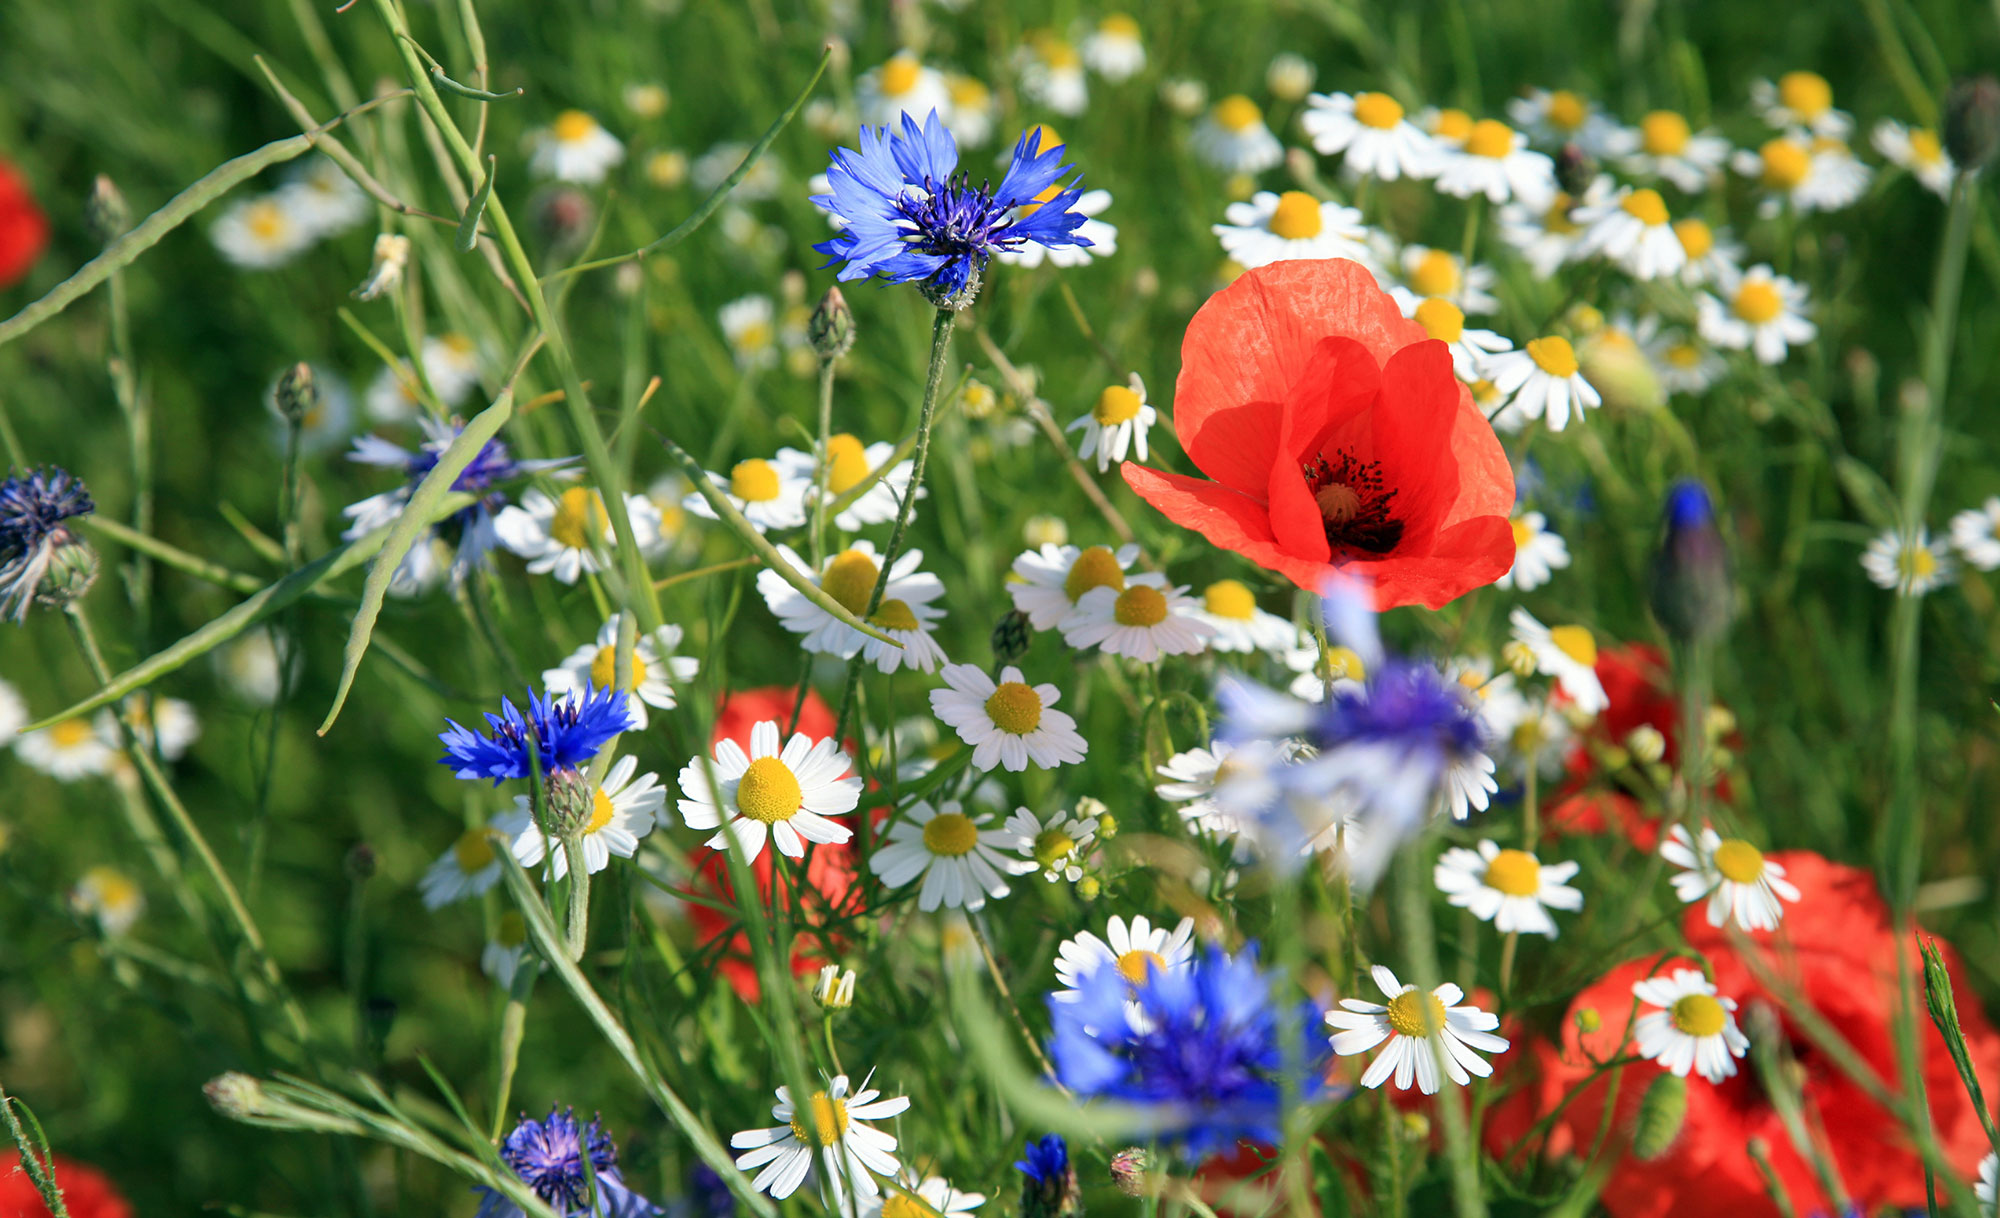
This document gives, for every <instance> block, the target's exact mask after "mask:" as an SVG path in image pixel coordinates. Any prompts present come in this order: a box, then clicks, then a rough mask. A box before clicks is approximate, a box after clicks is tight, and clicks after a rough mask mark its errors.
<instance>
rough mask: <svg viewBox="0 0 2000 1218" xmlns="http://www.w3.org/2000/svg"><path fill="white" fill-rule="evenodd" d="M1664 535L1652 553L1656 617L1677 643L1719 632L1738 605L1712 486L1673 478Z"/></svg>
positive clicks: (1663, 522) (1663, 521)
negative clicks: (1734, 601) (1711, 495)
mask: <svg viewBox="0 0 2000 1218" xmlns="http://www.w3.org/2000/svg"><path fill="white" fill-rule="evenodd" d="M1660 534H1661V537H1660V547H1659V549H1658V550H1657V551H1655V553H1654V558H1653V573H1652V588H1651V594H1652V597H1651V599H1652V607H1653V616H1654V617H1655V618H1657V619H1659V622H1660V625H1661V626H1663V627H1665V629H1666V632H1667V637H1669V638H1671V639H1673V640H1675V641H1676V642H1688V643H1692V642H1700V641H1704V640H1708V639H1713V638H1715V637H1717V636H1719V635H1720V634H1721V633H1722V632H1723V631H1724V630H1725V629H1727V628H1728V625H1729V618H1730V615H1731V613H1732V612H1733V610H1734V608H1735V606H1734V605H1733V604H1732V603H1731V601H1732V594H1731V590H1730V582H1729V553H1728V551H1727V550H1726V549H1725V548H1724V546H1723V544H1722V534H1721V533H1720V532H1718V531H1717V529H1716V527H1715V506H1714V505H1713V504H1712V503H1710V502H1709V498H1708V489H1707V488H1706V487H1704V486H1703V485H1702V484H1701V483H1700V482H1698V481H1696V480H1694V479H1692V478H1686V479H1682V480H1680V481H1678V482H1676V483H1674V484H1673V486H1672V487H1671V488H1670V489H1669V490H1668V491H1667V501H1666V505H1665V508H1664V510H1663V511H1662V512H1661V524H1660Z"/></svg>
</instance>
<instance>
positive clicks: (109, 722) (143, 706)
mask: <svg viewBox="0 0 2000 1218" xmlns="http://www.w3.org/2000/svg"><path fill="white" fill-rule="evenodd" d="M112 714H113V712H112V711H110V710H105V711H103V712H100V714H99V716H98V720H97V734H98V735H100V736H102V737H103V738H104V742H105V743H106V744H109V745H111V746H112V747H114V748H116V747H117V746H118V743H119V735H118V724H117V722H116V721H115V720H114V719H113V717H112ZM123 718H124V720H125V726H126V727H128V728H130V729H131V731H132V736H133V738H134V739H136V740H137V741H138V742H139V744H140V746H141V747H143V748H150V749H153V750H154V751H156V752H158V753H159V755H160V757H161V759H162V760H165V761H179V760H180V759H181V758H182V757H184V756H186V755H187V751H188V748H189V747H190V746H192V745H193V744H194V742H195V741H196V740H198V739H200V738H201V718H200V716H198V715H196V714H195V710H194V704H193V703H191V702H186V701H183V700H182V699H180V698H161V699H159V700H158V701H157V702H156V701H155V700H154V698H153V696H152V695H151V694H148V693H146V692H144V691H141V692H139V693H136V694H133V695H132V696H131V697H129V698H127V699H126V700H125V709H124V712H123ZM156 736H157V737H158V739H157V742H156V740H155V737H156Z"/></svg>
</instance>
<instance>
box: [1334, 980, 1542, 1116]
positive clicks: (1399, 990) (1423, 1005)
mask: <svg viewBox="0 0 2000 1218" xmlns="http://www.w3.org/2000/svg"><path fill="white" fill-rule="evenodd" d="M1370 975H1371V976H1373V977H1374V979H1375V984H1376V985H1377V986H1379V987H1381V990H1382V993H1383V995H1384V996H1385V997H1387V998H1388V999H1389V1001H1388V1004H1387V1005H1384V1004H1382V1003H1377V1002H1363V1001H1361V1000H1360V999H1358V998H1343V999H1341V1000H1340V1005H1341V1007H1342V1008H1343V1009H1342V1010H1338V1011H1328V1012H1327V1013H1326V1024H1327V1026H1328V1027H1330V1028H1333V1029H1335V1032H1334V1035H1333V1036H1332V1038H1331V1039H1332V1044H1333V1051H1334V1053H1335V1054H1337V1055H1339V1056H1341V1057H1351V1056H1353V1055H1354V1054H1357V1053H1366V1052H1368V1051H1369V1050H1370V1049H1373V1048H1374V1047H1375V1046H1377V1045H1380V1044H1382V1043H1383V1042H1384V1041H1386V1042H1388V1047H1387V1048H1385V1049H1383V1050H1382V1052H1381V1053H1380V1054H1379V1055H1378V1056H1377V1057H1376V1058H1375V1060H1374V1061H1373V1062H1370V1063H1369V1065H1368V1069H1367V1070H1366V1071H1365V1072H1363V1073H1362V1075H1361V1085H1362V1086H1363V1087H1371V1088H1372V1087H1380V1086H1381V1085H1382V1084H1383V1083H1386V1082H1389V1081H1390V1080H1391V1077H1392V1076H1393V1078H1394V1081H1395V1085H1396V1089H1397V1090H1399V1091H1408V1090H1409V1089H1410V1083H1411V1081H1412V1080H1413V1079H1414V1081H1415V1082H1416V1084H1417V1087H1418V1089H1419V1090H1421V1091H1422V1092H1423V1093H1424V1094H1425V1095H1436V1094H1437V1092H1438V1087H1439V1081H1438V1069H1437V1068H1438V1059H1439V1058H1440V1057H1442V1058H1443V1060H1444V1069H1445V1074H1446V1076H1447V1077H1449V1078H1450V1079H1451V1081H1452V1082H1454V1083H1457V1084H1459V1085H1460V1086H1465V1085H1467V1084H1469V1083H1471V1082H1472V1076H1473V1075H1475V1074H1476V1075H1478V1076H1480V1077H1481V1078H1485V1077H1487V1076H1488V1075H1490V1074H1492V1073H1493V1066H1492V1063H1490V1062H1488V1061H1487V1060H1486V1059H1485V1058H1482V1057H1480V1056H1479V1053H1482V1052H1483V1053H1504V1052H1506V1051H1507V1041H1506V1039H1505V1038H1503V1037H1499V1036H1495V1035H1494V1034H1493V1029H1495V1028H1497V1027H1499V1026H1500V1017H1499V1016H1498V1015H1493V1014H1489V1013H1488V1012H1485V1011H1482V1010H1480V1009H1479V1008H1478V1007H1476V1006H1473V1005H1471V1004H1466V1005H1464V1006H1460V1005H1458V1004H1459V1000H1460V999H1461V998H1463V997H1465V991H1463V990H1461V989H1459V988H1458V987H1457V986H1455V985H1453V984H1451V983H1450V982H1448V981H1447V982H1445V983H1444V984H1443V985H1441V986H1439V987H1438V988H1437V989H1435V990H1433V991H1431V992H1430V993H1428V994H1426V993H1424V992H1423V991H1422V990H1420V989H1418V988H1417V987H1416V986H1414V985H1404V984H1403V983H1402V982H1400V981H1398V980H1396V974H1394V973H1392V972H1390V971H1389V970H1388V969H1386V968H1383V967H1382V966H1381V965H1379V964H1378V965H1376V966H1375V967H1374V969H1372V970H1371V973H1370ZM1433 1027H1435V1029H1436V1030H1435V1031H1432V1030H1431V1029H1432V1028H1433ZM1434 1044H1435V1046H1436V1049H1442V1050H1443V1052H1442V1053H1439V1052H1436V1049H1434V1048H1433V1045H1434Z"/></svg>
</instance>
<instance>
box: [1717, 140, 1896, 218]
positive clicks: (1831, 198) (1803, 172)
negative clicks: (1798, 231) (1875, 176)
mask: <svg viewBox="0 0 2000 1218" xmlns="http://www.w3.org/2000/svg"><path fill="white" fill-rule="evenodd" d="M1729 163H1730V167H1731V168H1733V169H1735V170H1736V172H1737V173H1739V174H1741V175H1742V176H1744V177H1747V178H1755V179H1756V180H1757V183H1758V185H1759V186H1760V187H1761V188H1762V190H1763V192H1764V195H1763V198H1762V200H1761V201H1760V202H1759V203H1758V204H1757V214H1758V215H1760V216H1765V217H1769V216H1775V215H1777V214H1778V213H1779V212H1780V211H1781V210H1783V209H1784V207H1785V206H1786V205H1787V204H1789V205H1790V206H1791V207H1792V209H1793V210H1795V211H1800V212H1810V211H1837V210H1839V209H1840V208H1843V207H1846V206H1847V205H1848V204H1850V203H1853V202H1854V201H1855V200H1856V199H1859V198H1860V197H1861V195H1862V192H1863V191H1865V190H1866V189H1867V188H1868V178H1869V169H1868V166H1866V165H1863V164H1862V163H1861V162H1860V161H1858V160H1856V159H1855V157H1854V153H1853V152H1852V151H1851V150H1849V148H1848V147H1847V145H1846V144H1844V143H1842V142H1841V141H1839V140H1837V139H1832V138H1828V137H1820V138H1817V139H1813V140H1811V141H1810V142H1808V141H1807V139H1806V138H1805V137H1804V136H1801V135H1781V136H1778V137H1777V138H1776V139H1771V140H1766V141H1765V142H1764V144H1763V145H1762V146H1761V147H1759V148H1758V149H1757V150H1756V151H1755V152H1752V151H1750V150H1749V149H1747V148H1745V149H1739V150H1738V151H1737V152H1736V154H1735V155H1734V156H1732V157H1731V158H1730V162H1729Z"/></svg>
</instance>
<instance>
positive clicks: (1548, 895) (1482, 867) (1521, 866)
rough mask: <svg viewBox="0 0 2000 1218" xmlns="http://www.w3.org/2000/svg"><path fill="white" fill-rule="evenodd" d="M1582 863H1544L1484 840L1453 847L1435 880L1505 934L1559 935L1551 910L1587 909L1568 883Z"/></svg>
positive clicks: (1461, 904)
mask: <svg viewBox="0 0 2000 1218" xmlns="http://www.w3.org/2000/svg"><path fill="white" fill-rule="evenodd" d="M1581 866H1582V864H1580V863H1577V862H1575V861H1574V860H1571V861H1569V862H1563V863H1543V862H1541V861H1540V860H1539V859H1537V858H1536V857H1535V856H1534V855H1533V854H1530V853H1529V852H1528V851H1525V850H1502V849H1501V848H1500V847H1499V846H1497V845H1495V844H1494V843H1493V842H1491V841H1481V842H1480V843H1479V849H1478V851H1477V852H1476V853H1475V852H1474V851H1471V850H1467V849H1464V848H1463V847H1459V846H1454V847H1452V848H1451V849H1449V850H1447V851H1445V852H1444V854H1443V856H1442V857H1440V858H1439V859H1438V862H1437V868H1436V871H1435V873H1434V877H1433V878H1434V879H1435V880H1436V882H1437V886H1438V891H1439V892H1442V893H1444V894H1445V895H1446V897H1447V898H1448V899H1449V900H1450V902H1451V904H1453V905H1456V906H1458V907H1459V908H1460V909H1465V910H1470V911H1471V913H1472V916H1473V917H1475V918H1478V919H1479V920H1480V921H1481V922H1491V923H1493V929H1495V930H1497V931H1499V932H1501V933H1502V934H1516V933H1519V934H1524V935H1547V936H1548V937H1549V938H1551V939H1553V938H1555V937H1556V920H1555V919H1554V918H1551V917H1550V916H1549V910H1551V909H1562V910H1578V909H1582V908H1583V894H1582V893H1581V892H1578V891H1577V890H1576V889H1574V888H1571V887H1570V886H1569V885H1568V884H1566V883H1564V881H1565V880H1568V879H1569V878H1570V877H1572V876H1574V875H1575V874H1576V873H1577V870H1578V869H1579V868H1580V867H1581Z"/></svg>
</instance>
